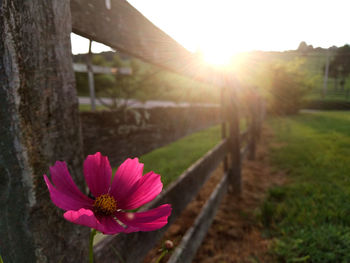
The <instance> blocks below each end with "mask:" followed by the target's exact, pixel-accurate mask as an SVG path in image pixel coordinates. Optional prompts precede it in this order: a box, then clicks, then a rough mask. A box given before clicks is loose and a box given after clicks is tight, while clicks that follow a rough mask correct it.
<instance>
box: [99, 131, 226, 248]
mask: <svg viewBox="0 0 350 263" xmlns="http://www.w3.org/2000/svg"><path fill="white" fill-rule="evenodd" d="M220 140H221V130H220V125H217V126H213V127H210V128H208V129H206V130H202V131H199V132H196V133H192V134H190V135H188V136H186V137H184V138H182V139H180V140H177V141H175V142H173V143H171V144H168V145H166V146H164V147H161V148H158V149H156V150H154V151H152V152H150V153H148V154H145V155H143V156H141V158H140V161H141V162H142V163H144V164H145V167H144V173H146V172H149V171H154V172H155V173H158V174H160V175H161V176H162V177H161V178H162V183H163V186H164V187H163V188H166V187H167V186H168V185H169V184H170V183H171V182H172V181H174V180H176V178H177V177H178V176H180V175H181V174H182V172H184V171H185V170H186V169H187V168H188V167H190V166H191V165H192V164H193V163H194V162H195V161H197V160H198V159H199V158H201V157H202V156H203V155H204V154H205V153H206V152H208V151H209V150H210V149H212V148H213V147H214V146H215V145H216V144H218V143H219V142H220ZM117 168H118V167H114V168H113V174H114V173H115V171H116V170H117ZM103 236H104V235H102V234H100V233H99V234H97V236H96V237H95V240H94V244H96V243H98V242H99V241H101V240H102V238H103Z"/></svg>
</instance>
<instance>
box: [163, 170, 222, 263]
mask: <svg viewBox="0 0 350 263" xmlns="http://www.w3.org/2000/svg"><path fill="white" fill-rule="evenodd" d="M227 177H228V175H227V174H225V175H224V176H223V178H222V179H221V181H220V183H219V184H218V185H217V186H216V188H215V190H214V191H213V193H212V194H211V195H210V197H209V199H208V201H207V202H206V203H205V205H204V207H203V209H202V211H201V213H200V214H199V215H198V217H197V218H196V221H195V222H194V224H193V226H192V227H191V228H190V229H189V230H188V231H187V232H186V234H185V236H184V237H183V238H182V241H181V243H180V245H179V246H178V247H177V248H176V250H175V252H174V253H173V254H172V256H171V257H170V259H169V260H168V263H187V262H192V259H193V257H194V256H195V254H196V251H197V249H198V248H199V246H200V244H201V243H202V241H203V239H204V237H205V235H206V234H207V232H208V229H209V227H210V226H211V224H212V222H213V220H214V217H215V214H216V211H217V210H218V208H219V205H220V202H221V200H222V198H223V196H224V195H225V193H226V191H227Z"/></svg>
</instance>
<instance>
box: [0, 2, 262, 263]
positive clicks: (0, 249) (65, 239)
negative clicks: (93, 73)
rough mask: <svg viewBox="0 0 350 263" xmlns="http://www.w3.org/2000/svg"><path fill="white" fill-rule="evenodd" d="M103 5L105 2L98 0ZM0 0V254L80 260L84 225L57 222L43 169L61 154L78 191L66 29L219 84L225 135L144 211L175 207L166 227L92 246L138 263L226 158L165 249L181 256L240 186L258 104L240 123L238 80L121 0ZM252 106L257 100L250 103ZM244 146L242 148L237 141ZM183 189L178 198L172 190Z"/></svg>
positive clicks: (103, 257) (102, 257)
mask: <svg viewBox="0 0 350 263" xmlns="http://www.w3.org/2000/svg"><path fill="white" fill-rule="evenodd" d="M106 3H107V4H106ZM106 3H105V2H104V1H101V0H70V1H69V0H53V1H37V0H35V1H18V0H11V1H8V0H5V1H0V12H1V15H0V38H1V40H0V54H3V59H1V60H0V96H1V100H2V103H1V104H0V120H1V124H2V125H1V126H0V135H1V137H0V139H1V143H0V172H1V173H0V176H1V180H2V182H4V183H3V184H0V193H1V198H0V206H1V207H2V213H0V236H1V240H0V253H1V255H2V256H3V258H4V261H5V262H82V261H83V258H85V257H86V255H87V249H88V244H87V242H86V240H84V237H87V236H88V229H87V228H83V227H78V226H76V225H73V224H70V223H68V222H65V221H64V219H63V218H62V217H61V214H62V213H61V212H58V211H59V210H58V209H57V208H56V207H54V206H53V205H52V204H51V202H50V198H49V194H48V191H47V188H46V186H45V183H44V181H43V174H44V173H47V171H48V170H49V169H48V168H49V166H51V165H52V164H53V163H54V162H55V161H56V160H66V161H68V164H69V167H70V172H71V175H72V177H73V179H74V181H75V182H76V183H77V185H78V186H79V187H81V188H82V189H83V188H84V179H83V177H82V174H81V167H82V163H83V154H82V149H83V148H82V147H83V145H82V140H81V132H80V121H79V114H78V107H77V104H78V100H77V97H76V91H75V89H74V71H73V67H72V59H71V49H70V43H69V34H70V33H71V31H72V30H73V32H75V33H77V34H79V35H82V36H85V37H88V38H89V39H91V40H95V41H98V42H102V43H104V44H106V45H109V46H111V47H113V48H115V49H117V50H120V51H122V52H124V53H127V54H129V55H132V56H135V57H138V58H140V59H143V60H145V61H147V62H150V63H153V64H155V65H158V66H160V67H162V68H164V69H168V70H171V71H174V72H177V73H179V74H183V75H186V76H188V77H191V78H193V79H195V80H199V81H204V82H209V83H211V84H214V85H216V86H217V87H219V88H218V91H219V89H221V94H222V116H223V120H224V121H223V124H222V135H223V140H222V141H221V142H220V143H219V144H218V145H217V146H216V147H215V148H213V149H212V150H211V151H209V152H208V153H207V154H206V155H205V156H203V157H202V158H201V159H200V160H198V161H197V162H196V163H195V164H193V165H192V166H191V167H190V168H189V169H188V170H187V171H186V172H185V173H184V174H182V175H181V176H180V177H179V179H178V180H177V181H176V182H174V183H173V184H172V185H170V186H169V187H168V188H167V189H166V190H165V191H164V192H163V193H161V195H160V196H159V197H158V198H156V199H155V200H154V201H153V202H152V203H150V204H149V205H148V206H147V207H146V208H151V207H154V206H157V205H158V204H161V203H171V204H172V207H173V211H172V215H171V217H170V218H169V224H168V225H167V226H166V227H164V228H162V229H160V230H158V231H155V232H145V233H144V232H139V233H135V234H129V235H118V236H110V237H107V238H106V239H105V240H103V241H102V242H101V243H99V244H98V245H97V246H96V247H95V252H96V254H95V255H96V260H97V262H104V263H108V262H115V261H116V255H115V254H114V252H113V251H114V250H115V249H117V250H118V252H119V253H120V255H121V256H122V257H123V259H124V260H125V262H139V261H141V260H142V258H143V257H144V255H145V254H146V253H147V252H148V251H149V250H150V249H151V248H152V247H153V246H154V245H155V244H156V242H157V241H158V240H159V239H160V238H161V237H162V235H163V234H164V232H165V231H166V228H167V227H169V225H170V224H171V223H172V222H174V220H175V219H176V218H177V217H178V216H179V214H180V212H181V211H182V210H183V209H184V208H185V207H186V205H187V204H188V203H189V202H190V201H191V200H192V199H193V197H194V196H195V195H196V193H197V192H198V191H199V189H200V188H201V187H202V185H203V184H204V183H205V182H206V180H207V179H208V178H209V176H210V173H211V172H212V171H213V170H214V169H216V168H217V167H218V165H219V163H220V162H222V161H224V167H225V174H224V177H223V178H222V180H221V181H220V183H219V184H218V185H217V187H216V188H215V190H214V191H213V193H212V194H211V196H210V198H209V199H208V201H207V203H206V204H205V206H204V207H203V209H202V212H201V213H200V214H199V216H198V218H197V219H196V220H195V224H194V225H193V226H192V227H191V228H190V229H189V231H188V232H187V233H186V235H185V236H184V238H183V240H182V242H181V244H180V245H179V247H178V248H177V249H176V250H175V252H174V253H173V255H172V257H171V259H170V262H189V261H191V259H192V258H193V256H194V254H195V252H196V250H197V248H198V246H199V245H200V243H201V241H202V239H203V238H204V236H205V234H206V232H207V229H208V228H209V226H210V224H211V222H212V220H213V217H214V215H215V211H216V209H217V208H218V204H219V203H220V200H221V199H222V197H223V196H224V194H225V192H226V191H227V190H228V191H230V192H232V193H236V194H239V193H240V192H241V190H242V189H241V187H242V183H241V160H242V159H243V158H244V157H245V156H246V155H247V154H248V156H249V157H250V158H254V154H253V152H252V151H254V149H255V144H256V139H257V138H258V135H259V131H260V129H261V128H260V127H261V120H262V114H261V112H263V110H262V107H261V106H262V103H260V102H259V103H253V104H252V105H254V106H256V107H255V110H254V109H252V110H251V112H252V115H251V116H252V117H251V125H250V126H249V128H248V129H247V131H246V132H243V133H240V129H239V102H238V99H237V96H236V94H235V92H236V90H237V88H238V87H239V85H238V84H237V82H236V81H235V79H234V77H233V76H232V75H231V74H230V73H227V72H222V71H219V70H217V69H214V68H212V67H210V66H208V65H205V64H203V63H201V61H199V60H198V58H197V57H195V56H194V55H193V54H191V53H190V52H188V51H187V50H186V49H184V48H183V47H182V46H181V45H179V44H178V43H176V42H175V41H174V40H172V39H171V38H170V37H169V36H168V35H166V34H165V33H164V32H162V31H161V30H160V29H158V28H157V27H155V26H154V25H153V24H152V23H150V22H149V21H148V20H147V19H146V18H145V17H143V16H142V15H141V14H140V13H139V12H138V11H137V10H136V9H134V8H133V7H132V6H131V5H130V4H129V3H128V2H127V1H124V0H110V1H107V2H106ZM258 105H259V106H258ZM243 139H245V140H246V143H245V144H244V148H241V145H243V143H244V140H243ZM179 193H181V196H179Z"/></svg>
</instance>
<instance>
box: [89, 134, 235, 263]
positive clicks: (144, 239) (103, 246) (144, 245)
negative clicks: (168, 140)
mask: <svg viewBox="0 0 350 263" xmlns="http://www.w3.org/2000/svg"><path fill="white" fill-rule="evenodd" d="M227 146H228V143H227V140H223V141H222V142H220V143H219V144H218V145H217V146H216V147H214V148H213V149H212V150H210V151H209V152H208V153H207V154H206V155H205V156H203V157H202V158H201V159H199V160H198V161H197V162H196V163H194V164H193V165H192V166H191V167H190V168H188V169H187V170H186V171H185V172H184V173H183V174H182V175H181V176H180V177H179V178H178V179H177V180H176V181H175V182H174V183H173V184H171V185H170V186H169V187H168V188H167V189H166V190H165V191H164V192H162V193H161V194H160V195H159V196H158V197H157V198H156V199H155V200H153V202H151V203H149V204H148V205H147V206H145V207H144V209H150V208H153V207H157V206H158V205H160V204H164V203H169V204H171V205H172V209H173V210H172V213H171V216H170V217H169V219H168V222H169V223H168V225H167V226H166V227H163V228H162V229H160V230H158V231H154V232H138V233H132V234H128V235H124V234H120V235H118V236H108V237H106V238H105V239H103V240H102V241H101V242H100V243H98V244H97V245H96V246H95V249H94V251H95V255H96V262H103V263H108V262H116V258H117V257H116V253H118V254H119V256H120V257H122V258H123V261H124V262H126V263H129V262H139V261H141V260H142V259H143V258H144V256H145V255H146V254H147V252H148V251H149V250H150V249H151V248H153V247H154V245H155V244H156V242H157V241H158V240H159V239H160V238H161V237H162V236H163V234H164V232H165V231H166V229H167V228H168V227H169V226H170V225H171V224H172V223H173V222H174V221H175V219H176V218H177V217H178V216H179V215H180V214H181V212H182V211H183V209H184V208H185V207H186V206H187V204H188V203H189V202H190V201H191V200H192V199H193V198H194V197H195V196H196V194H197V193H198V191H199V190H200V189H201V187H202V185H203V184H204V183H205V182H206V181H207V179H208V178H209V176H210V173H211V172H212V171H213V170H214V169H215V168H216V167H217V166H218V165H219V163H220V162H221V161H222V160H223V158H224V157H225V156H226V154H227V153H228V147H227ZM130 248H132V249H130ZM116 251H117V252H116Z"/></svg>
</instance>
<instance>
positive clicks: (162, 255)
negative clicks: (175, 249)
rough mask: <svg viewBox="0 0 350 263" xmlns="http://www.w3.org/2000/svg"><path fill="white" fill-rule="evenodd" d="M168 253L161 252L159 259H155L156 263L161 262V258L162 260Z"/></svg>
mask: <svg viewBox="0 0 350 263" xmlns="http://www.w3.org/2000/svg"><path fill="white" fill-rule="evenodd" d="M168 252H169V251H168V250H167V249H165V250H163V252H162V254H161V255H160V256H159V258H158V259H157V261H156V263H159V262H160V261H161V260H162V258H164V256H165V255H166V254H168Z"/></svg>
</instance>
